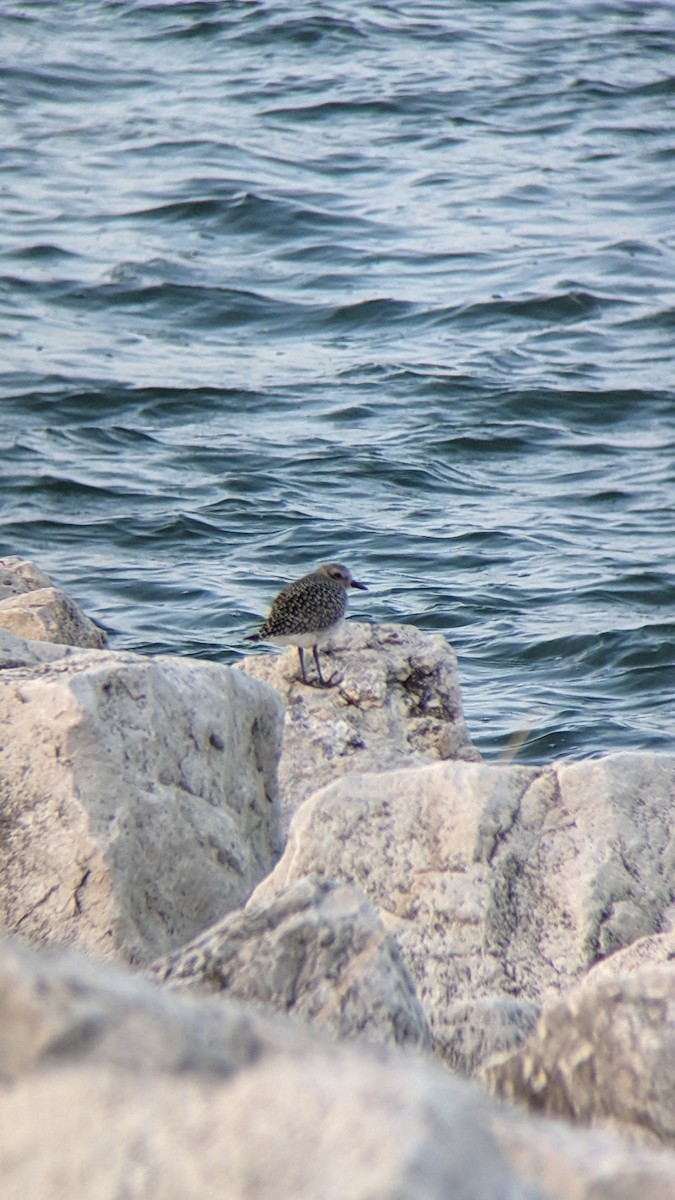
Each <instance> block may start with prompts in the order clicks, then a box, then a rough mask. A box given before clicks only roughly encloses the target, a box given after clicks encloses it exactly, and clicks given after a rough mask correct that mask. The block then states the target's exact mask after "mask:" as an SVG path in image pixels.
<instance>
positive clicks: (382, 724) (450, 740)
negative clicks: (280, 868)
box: [238, 621, 480, 823]
mask: <svg viewBox="0 0 675 1200" xmlns="http://www.w3.org/2000/svg"><path fill="white" fill-rule="evenodd" d="M322 657H323V658H324V660H325V664H326V674H330V675H331V677H332V679H333V681H334V684H335V686H334V687H332V688H329V689H326V690H322V689H319V688H313V687H307V686H305V684H303V683H302V681H301V680H300V678H299V670H298V656H297V653H296V651H295V650H294V649H293V648H292V647H291V648H289V649H288V650H286V651H285V653H283V654H276V653H274V652H267V651H265V652H263V653H261V654H258V655H255V656H254V657H250V658H245V659H243V660H242V662H241V663H239V664H238V666H239V667H240V668H241V670H242V671H245V672H246V674H247V675H251V676H253V677H254V678H255V679H261V680H263V681H264V682H265V683H269V684H271V685H272V687H274V688H276V690H277V691H278V692H279V693H280V695H281V697H282V699H283V701H284V705H285V708H286V726H285V731H284V746H283V752H282V757H281V762H280V765H279V788H280V794H281V804H282V813H283V814H284V818H285V823H288V821H289V820H290V817H291V815H292V813H293V812H294V811H295V809H296V808H297V807H298V805H299V804H300V803H302V801H303V800H305V799H306V798H307V797H308V796H309V795H311V793H312V792H313V791H316V789H317V788H319V787H321V786H322V785H323V784H325V783H328V782H330V781H331V780H333V779H336V778H339V777H340V776H341V775H346V774H349V773H352V772H355V771H359V772H362V771H374V770H386V769H392V768H397V767H408V766H415V765H418V766H419V765H421V764H422V763H424V762H431V761H438V760H439V759H454V758H459V759H473V760H476V759H479V758H480V754H479V753H478V751H477V750H476V748H475V746H473V745H472V743H471V741H470V738H469V734H468V731H467V728H466V724H465V721H464V715H463V712H462V699H461V692H460V687H459V680H458V676H457V659H456V657H455V652H454V650H453V649H452V647H451V646H449V645H448V643H447V642H446V640H445V638H444V637H442V636H441V635H440V634H429V633H423V632H421V631H420V630H419V629H414V628H413V627H412V626H410V625H363V624H359V623H357V622H355V621H349V622H348V623H347V624H346V625H344V626H343V627H342V629H341V631H340V633H339V635H338V637H337V638H336V640H335V641H334V643H333V645H332V647H329V648H328V649H327V650H322Z"/></svg>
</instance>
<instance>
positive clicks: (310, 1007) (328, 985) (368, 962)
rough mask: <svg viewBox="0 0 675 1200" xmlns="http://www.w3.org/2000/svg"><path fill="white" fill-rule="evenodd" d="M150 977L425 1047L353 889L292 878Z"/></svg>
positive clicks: (407, 997)
mask: <svg viewBox="0 0 675 1200" xmlns="http://www.w3.org/2000/svg"><path fill="white" fill-rule="evenodd" d="M152 974H153V975H154V976H155V977H156V978H157V979H160V980H162V981H164V982H166V983H168V984H169V985H171V986H173V987H180V988H181V989H183V990H185V989H195V988H197V989H201V990H207V991H221V992H224V993H225V994H226V995H227V996H229V997H233V998H236V999H240V1000H251V1001H253V1002H255V1003H257V1004H261V1005H263V1006H265V1007H267V1008H271V1009H277V1010H278V1011H279V1012H283V1013H287V1014H292V1015H294V1016H297V1017H298V1018H300V1019H301V1020H303V1021H308V1022H311V1023H312V1024H315V1025H317V1026H318V1027H319V1028H320V1029H322V1030H323V1031H324V1032H326V1033H329V1034H331V1035H332V1036H334V1037H339V1038H364V1039H365V1040H366V1041H372V1042H383V1043H386V1042H392V1043H397V1044H399V1045H409V1046H416V1047H425V1046H428V1044H429V1028H428V1026H427V1022H426V1019H425V1017H424V1013H423V1012H422V1009H421V1007H420V1003H419V1001H418V999H417V996H416V994H415V989H414V987H413V985H412V983H411V980H410V976H409V975H408V972H407V971H406V969H405V967H404V966H403V963H402V961H401V956H400V951H399V949H398V946H397V944H396V942H395V940H394V939H393V938H392V937H391V936H389V935H388V934H387V933H386V931H385V929H384V928H383V926H382V923H381V921H380V920H379V917H378V916H377V913H376V912H375V909H374V908H373V906H372V905H371V904H370V903H369V902H368V901H367V900H366V899H365V897H364V896H363V895H362V893H361V892H359V891H358V889H357V888H354V887H349V886H348V885H346V884H335V883H329V882H320V881H318V880H313V879H301V880H299V881H298V882H297V883H294V884H291V885H290V886H289V887H288V888H286V889H284V891H282V892H280V893H279V894H278V895H277V896H273V897H271V898H270V900H268V901H267V902H262V903H259V904H249V905H247V907H246V909H244V910H243V911H242V912H236V913H230V914H229V916H227V917H224V918H223V920H222V921H219V922H218V924H217V925H214V926H213V927H212V928H211V929H209V930H207V931H206V933H204V934H202V935H201V936H199V937H197V938H195V939H194V940H193V941H192V942H190V944H189V945H187V946H186V947H184V948H183V949H182V950H180V951H178V952H176V953H175V954H172V955H168V956H167V957H166V958H164V959H161V960H160V961H159V962H158V963H156V964H155V965H154V966H153V968H152Z"/></svg>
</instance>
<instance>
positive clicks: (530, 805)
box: [255, 754, 675, 1070]
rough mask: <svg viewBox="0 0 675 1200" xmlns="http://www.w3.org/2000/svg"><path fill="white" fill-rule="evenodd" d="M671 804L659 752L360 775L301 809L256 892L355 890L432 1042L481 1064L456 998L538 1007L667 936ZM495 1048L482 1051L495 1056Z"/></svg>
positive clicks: (667, 761)
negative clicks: (637, 947) (620, 955)
mask: <svg viewBox="0 0 675 1200" xmlns="http://www.w3.org/2000/svg"><path fill="white" fill-rule="evenodd" d="M674 800H675V759H674V758H672V757H669V756H665V755H664V756H659V755H650V754H619V755H611V756H609V757H607V758H605V759H600V760H593V761H589V762H581V763H574V764H564V763H563V764H557V765H554V766H553V767H549V768H541V767H520V766H487V765H485V764H476V763H463V762H452V763H442V764H438V765H435V766H429V767H423V768H416V769H412V770H408V771H395V772H388V773H386V774H380V775H374V774H369V775H352V776H348V777H346V778H344V779H341V780H339V781H337V782H336V783H334V784H332V785H330V786H329V787H327V788H324V789H323V790H321V791H319V792H317V793H316V794H315V795H314V796H312V797H311V798H310V799H309V800H308V801H306V803H305V804H304V805H303V806H302V808H301V809H300V810H299V811H298V813H296V816H295V818H294V820H293V822H292V825H291V829H290V835H289V839H288V844H287V847H286V850H285V852H284V855H283V857H282V858H281V860H280V862H279V863H278V864H277V866H276V868H275V869H274V871H273V872H272V874H271V875H270V876H269V878H267V879H266V880H264V881H263V883H262V884H260V886H259V887H258V889H257V890H256V893H255V899H256V901H258V900H259V899H261V898H263V897H266V896H269V895H270V894H272V893H273V892H274V891H275V890H277V889H280V888H282V887H285V886H287V885H288V883H290V882H291V881H292V880H294V879H298V878H301V877H302V876H303V875H316V876H318V877H320V878H327V879H338V880H342V881H343V882H346V883H353V884H355V885H356V886H358V887H360V888H361V889H362V890H363V891H364V892H365V894H366V895H367V896H368V897H369V899H370V900H371V901H372V902H373V903H374V904H375V905H376V907H377V908H378V911H379V913H380V916H381V917H382V920H383V922H384V924H385V926H386V928H387V929H389V930H390V931H391V932H393V933H394V934H395V936H396V938H397V941H398V942H399V945H400V946H401V951H402V954H403V958H404V961H405V963H406V965H407V967H408V970H409V971H410V974H411V976H412V979H413V982H414V984H415V987H416V989H417V993H418V996H419V998H420V1001H421V1003H422V1006H423V1008H424V1010H425V1012H426V1014H427V1018H428V1020H429V1023H430V1025H431V1028H432V1031H433V1034H434V1038H435V1044H436V1048H437V1049H438V1050H439V1051H440V1053H441V1054H443V1056H444V1057H445V1058H446V1060H447V1061H448V1062H450V1063H452V1064H453V1066H456V1067H462V1064H463V1069H465V1070H472V1069H474V1068H475V1067H476V1066H477V1063H478V1058H477V1056H476V1054H475V1053H474V1051H475V1041H474V1042H473V1043H471V1044H472V1046H473V1049H472V1050H471V1053H470V1054H469V1055H468V1057H467V1056H466V1052H465V1047H464V1043H465V1041H466V1038H465V1034H464V1032H463V1031H462V1030H461V1028H458V1026H457V1022H456V1019H455V1017H453V1008H452V1006H453V1005H454V1004H456V1003H457V1002H461V1001H464V1002H469V1003H474V1002H475V1001H477V1000H484V999H485V998H490V997H508V998H511V999H513V1000H516V1001H519V1002H523V1001H524V1002H532V1003H535V1004H538V1003H539V1002H540V1001H541V1000H542V999H543V998H545V997H546V996H547V994H551V993H559V992H560V991H563V990H565V989H566V988H568V987H569V986H571V985H572V984H573V983H574V982H575V981H576V980H578V979H580V978H581V977H582V976H583V975H584V974H585V973H586V972H587V970H588V969H589V967H590V966H591V965H592V964H593V963H594V962H596V961H597V960H598V959H600V958H601V957H602V956H603V955H606V954H608V953H610V952H612V951H614V950H616V949H617V948H618V947H619V946H620V945H622V944H627V943H628V942H630V941H631V940H632V939H635V938H636V937H637V936H639V934H646V933H648V932H650V931H652V930H654V929H656V928H658V926H659V923H660V921H661V919H662V915H663V913H664V912H666V911H667V910H668V906H669V904H670V891H671V880H672V879H673V877H674V874H675V872H674V870H673V866H674V864H673V858H674V855H675V836H674V834H675V803H674ZM467 1012H468V1010H467ZM455 1016H456V1010H455ZM522 1016H523V1021H522V1031H521V1032H522V1035H523V1036H524V1034H525V1033H526V1032H527V1029H528V1021H527V1019H526V1018H527V1013H526V1012H523V1013H522ZM467 1019H468V1016H467ZM517 1025H518V1021H516V1022H515V1024H512V1026H511V1031H512V1034H514V1035H515V1034H517ZM495 1032H496V1033H498V1032H499V1027H498V1026H497V1027H496V1029H495ZM490 1040H491V1039H490V1038H486V1041H485V1044H484V1046H483V1047H482V1049H481V1054H485V1055H486V1056H487V1055H488V1054H489V1053H491V1052H492V1050H493V1049H494V1050H497V1049H498V1048H499V1037H497V1038H496V1039H495V1041H494V1044H493V1045H492V1046H491V1044H490Z"/></svg>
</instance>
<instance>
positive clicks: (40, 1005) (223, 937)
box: [0, 558, 675, 1200]
mask: <svg viewBox="0 0 675 1200" xmlns="http://www.w3.org/2000/svg"><path fill="white" fill-rule="evenodd" d="M104 643H105V637H104V634H103V632H102V631H101V630H100V629H99V628H98V627H97V626H96V625H94V624H93V623H92V622H91V621H89V620H88V619H87V617H86V616H85V615H84V613H82V611H81V610H80V609H79V607H78V606H77V604H76V603H75V602H74V601H73V600H72V599H71V598H70V597H68V596H66V595H65V594H64V593H63V592H60V591H59V590H58V589H57V588H55V587H54V585H53V584H52V581H51V580H50V579H48V577H47V576H45V575H44V573H43V572H41V571H40V570H39V569H38V568H37V567H35V566H34V565H33V564H31V563H27V562H24V561H23V560H21V559H18V558H6V559H1V560H0V714H1V723H2V739H1V744H0V789H1V795H2V806H1V809H0V820H1V831H0V857H1V860H2V875H1V880H2V882H1V883H0V906H1V911H2V924H3V926H4V936H3V939H2V941H1V942H0V1005H1V1011H2V1021H1V1024H0V1029H1V1031H2V1032H1V1034H0V1072H1V1074H2V1079H1V1081H0V1114H1V1119H0V1172H1V1177H2V1180H3V1200H4V1197H7V1198H12V1197H14V1196H16V1197H17V1198H18V1197H19V1196H21V1197H22V1198H23V1197H25V1196H30V1197H31V1200H43V1198H44V1200H57V1197H61V1196H64V1195H70V1196H73V1195H75V1196H77V1195H79V1194H82V1195H87V1197H99V1196H101V1197H108V1196H110V1197H121V1196H124V1197H127V1196H129V1197H136V1196H138V1197H145V1196H148V1195H152V1196H153V1198H159V1200H164V1198H165V1197H166V1198H173V1197H176V1200H179V1198H180V1200H184V1198H185V1197H191V1196H197V1195H198V1196H199V1197H200V1200H201V1198H203V1197H211V1196H213V1197H216V1196H218V1197H222V1196H227V1197H233V1198H235V1200H236V1198H239V1197H241V1198H242V1200H243V1198H249V1197H250V1198H251V1200H267V1198H268V1197H269V1198H270V1200H272V1198H275V1200H276V1198H278V1197H287V1196H288V1197H293V1198H294V1200H303V1198H305V1197H306V1198H307V1200H309V1198H318V1197H321V1198H322V1200H323V1198H324V1197H326V1198H331V1200H332V1197H335V1198H336V1200H337V1197H340V1198H341V1200H342V1198H344V1197H345V1196H349V1197H350V1198H355V1200H359V1198H360V1197H363V1198H364V1200H365V1198H366V1197H373V1198H380V1197H382V1198H386V1197H392V1198H394V1197H397V1198H403V1197H405V1198H407V1197H411V1198H413V1200H416V1198H418V1197H419V1198H420V1200H427V1197H428V1198H432V1197H433V1198H437V1197H438V1198H440V1197H448V1196H452V1197H453V1198H456V1200H474V1198H475V1200H491V1198H492V1197H494V1198H495V1200H497V1197H499V1198H500V1200H501V1198H503V1197H509V1200H510V1198H520V1197H522V1198H523V1200H526V1198H527V1200H533V1198H535V1197H542V1200H543V1198H544V1197H548V1198H554V1200H557V1198H560V1200H577V1198H585V1197H587V1198H588V1200H591V1197H592V1198H593V1200H598V1198H600V1197H607V1200H609V1198H610V1197H612V1198H615V1197H620V1198H622V1200H650V1198H651V1197H654V1200H656V1197H657V1196H658V1197H659V1200H662V1198H663V1197H667V1196H670V1195H673V1196H675V1069H674V1068H675V1019H674V1018H675V963H674V961H673V959H674V957H675V934H674V933H673V932H672V929H673V914H674V912H675V908H674V902H675V863H674V857H675V838H674V836H673V835H674V832H675V830H674V824H675V805H674V803H673V801H674V799H675V756H670V755H656V754H635V753H631V754H615V755H611V756H607V757H605V758H598V759H593V760H586V761H583V762H578V763H567V762H559V763H551V764H549V765H547V766H543V767H529V766H519V765H517V764H506V763H505V764H486V763H484V762H482V761H480V755H479V754H478V752H477V751H476V749H475V747H473V746H472V744H471V741H470V738H469V734H468V731H467V729H466V725H465V722H464V717H463V713H462V706H461V694H460V688H459V683H458V677H457V667H456V660H455V656H454V653H453V651H452V649H451V647H449V646H448V644H447V643H446V642H445V640H444V639H443V638H441V637H439V636H431V635H427V634H423V633H421V632H419V631H418V630H415V629H412V628H411V627H408V626H405V627H404V626H395V625H384V626H368V625H360V624H357V623H355V622H349V623H348V624H347V626H346V627H345V629H344V633H343V634H341V640H340V643H339V644H336V645H335V647H334V648H333V651H332V657H331V655H327V656H326V659H327V666H331V667H332V669H333V671H334V673H335V675H336V677H337V678H338V680H339V682H338V684H337V686H336V687H335V688H332V689H330V690H329V691H320V690H318V689H311V688H306V687H304V686H303V685H302V684H301V683H299V682H298V679H297V656H296V655H295V654H294V652H293V651H292V650H289V651H287V652H286V653H284V654H283V655H276V654H272V653H267V654H263V655H258V656H256V657H252V658H247V659H244V660H242V662H241V663H240V664H238V668H230V667H226V666H220V665H218V664H215V663H205V662H199V661H196V660H191V659H179V658H175V657H173V658H172V657H167V656H159V657H156V658H147V657H144V656H141V655H135V654H130V653H120V652H115V651H111V650H109V649H106V648H105V645H104Z"/></svg>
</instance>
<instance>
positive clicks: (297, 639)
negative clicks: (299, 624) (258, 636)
mask: <svg viewBox="0 0 675 1200" xmlns="http://www.w3.org/2000/svg"><path fill="white" fill-rule="evenodd" d="M343 621H344V617H340V620H339V621H336V622H335V624H334V625H329V626H328V628H327V629H321V630H319V631H318V632H316V633H282V634H276V635H275V636H274V637H268V638H265V641H267V642H271V643H272V645H273V646H302V647H303V648H307V649H308V648H309V647H310V646H325V644H326V642H329V641H330V639H331V638H332V637H333V634H335V633H337V631H338V629H339V628H340V626H341V625H342V622H343Z"/></svg>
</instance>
